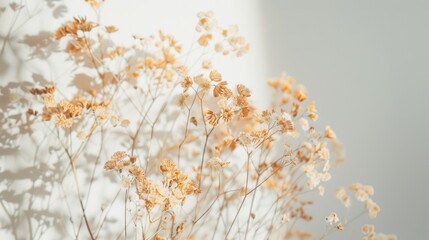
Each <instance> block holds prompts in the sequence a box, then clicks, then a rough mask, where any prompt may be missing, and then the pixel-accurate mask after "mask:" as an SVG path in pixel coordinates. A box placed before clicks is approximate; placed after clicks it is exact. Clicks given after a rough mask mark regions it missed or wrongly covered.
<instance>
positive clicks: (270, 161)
mask: <svg viewBox="0 0 429 240" xmlns="http://www.w3.org/2000/svg"><path fill="white" fill-rule="evenodd" d="M86 2H87V3H88V5H89V6H91V7H92V8H93V9H94V12H95V13H96V14H100V13H101V6H102V5H103V3H104V1H96V0H86ZM97 19H98V20H99V19H100V16H96V17H92V16H87V17H82V16H79V17H74V18H72V19H70V20H69V21H67V22H65V23H64V24H63V25H61V26H58V28H57V29H56V30H55V31H53V33H52V35H51V39H52V41H53V42H55V44H57V45H58V51H57V50H56V51H55V52H53V53H52V54H54V53H55V54H61V56H64V55H66V56H67V59H66V62H67V63H68V64H70V65H72V66H73V67H72V68H71V69H72V70H71V73H70V75H71V76H73V80H71V81H70V83H68V84H67V86H63V85H64V84H54V83H49V82H48V83H46V84H41V83H39V84H35V85H34V86H29V87H28V88H27V91H28V98H30V97H31V99H32V100H31V101H29V102H30V103H29V104H28V106H27V105H26V106H25V107H26V109H25V111H23V112H25V113H26V114H27V116H26V117H27V118H28V119H29V123H30V124H31V126H30V127H31V128H34V129H35V130H37V129H39V131H43V132H44V134H46V137H45V138H43V140H42V141H41V142H42V144H40V146H38V148H40V149H41V150H40V151H44V152H45V153H46V154H47V156H49V159H50V160H51V159H56V160H57V161H56V162H55V167H56V168H57V169H58V170H59V171H60V174H56V175H54V176H55V179H56V180H55V181H56V182H55V184H53V185H54V186H56V187H58V189H59V190H60V191H59V194H58V196H54V199H55V201H57V202H61V203H63V205H61V206H60V207H58V209H59V210H58V209H57V210H58V211H61V214H62V216H60V217H58V219H57V220H52V221H51V220H49V219H50V216H51V215H52V216H53V215H54V214H53V213H49V214H51V215H49V216H43V217H40V218H36V217H35V216H30V213H31V212H29V217H28V218H29V220H28V221H26V222H28V224H29V226H30V229H35V228H40V229H44V228H42V227H40V226H42V225H43V224H45V222H48V221H51V222H49V224H48V225H46V226H51V227H53V226H55V227H56V229H57V228H58V229H62V231H60V230H56V231H53V234H54V235H55V238H57V239H61V238H70V237H71V238H73V239H326V238H327V237H328V236H330V234H333V233H337V234H343V233H344V232H345V231H346V230H347V229H348V228H350V227H353V226H352V225H351V223H352V220H351V219H354V218H350V217H349V216H348V215H343V214H341V212H339V211H338V214H337V213H336V212H333V211H332V210H330V209H326V215H325V219H323V217H316V218H315V217H314V216H313V214H312V213H311V211H310V210H311V208H310V207H309V206H310V205H316V206H317V207H320V206H319V205H317V203H318V202H319V201H318V199H319V198H320V197H322V196H326V195H334V196H336V197H337V198H338V199H339V200H340V201H341V203H342V205H344V207H345V208H346V209H348V210H349V209H351V208H354V207H355V206H354V205H357V206H356V208H358V207H359V206H360V205H361V206H360V207H362V208H363V213H365V214H367V215H368V217H369V218H370V219H372V218H375V217H376V216H377V215H378V214H379V212H380V207H379V205H378V204H377V203H376V202H375V201H374V200H373V199H374V194H375V192H374V189H373V187H372V186H369V185H363V184H359V183H356V184H351V185H349V186H347V187H342V188H339V189H338V190H337V191H336V192H335V194H331V192H329V191H328V189H327V188H326V182H328V181H330V180H331V179H333V173H332V167H331V166H333V167H336V166H337V165H338V164H339V163H341V162H342V161H343V159H344V153H343V150H342V146H341V144H340V143H339V141H338V139H337V135H336V133H335V132H334V130H333V128H331V127H330V126H324V127H322V128H319V127H317V125H316V124H315V121H317V120H318V119H319V112H318V111H317V108H316V106H317V105H316V103H315V102H314V101H312V100H310V99H311V97H310V95H309V93H308V91H307V90H306V88H305V87H304V86H303V85H300V84H296V83H295V80H294V79H293V78H292V77H291V76H288V75H286V74H282V75H280V76H279V77H277V78H273V79H271V80H269V81H268V82H267V84H268V86H269V88H270V90H272V104H271V106H270V107H268V108H263V109H261V108H258V107H256V106H255V104H254V102H255V99H253V98H252V90H251V89H249V88H248V87H247V86H246V84H245V82H244V83H241V84H234V83H233V82H231V81H228V74H225V73H224V72H223V71H222V68H221V67H220V66H217V65H216V64H215V61H212V60H213V59H214V58H218V57H220V58H223V57H226V56H227V57H229V58H236V57H241V56H244V55H245V54H246V53H247V52H248V51H249V49H250V45H249V43H248V42H247V40H246V39H245V37H244V36H242V35H241V34H240V31H239V28H238V26H236V25H231V26H224V25H222V24H221V23H220V22H219V21H218V20H217V19H216V18H215V15H214V13H213V12H200V13H198V14H197V16H196V25H195V31H196V35H195V36H196V37H195V39H194V40H195V43H196V44H195V46H194V48H193V49H188V46H182V45H181V44H179V41H178V40H176V39H175V37H174V36H172V35H170V34H168V33H166V32H164V31H162V30H160V31H158V32H156V33H154V34H153V35H150V36H137V35H134V36H131V37H130V39H131V41H132V43H131V44H130V45H119V44H117V43H116V42H115V41H113V40H112V39H113V38H112V36H114V34H119V33H120V29H119V28H118V27H116V26H114V25H103V24H102V23H101V22H99V21H98V20H97ZM190 27H191V28H192V26H190ZM195 47H196V49H195ZM191 50H192V51H193V52H196V51H201V55H200V56H197V57H196V60H195V62H196V63H195V64H189V61H187V59H188V56H189V53H190V52H191ZM207 56H211V57H207ZM321 116H322V115H321ZM42 128H43V130H40V129H42ZM44 141H46V142H47V143H45V142H44ZM38 151H39V150H38ZM41 167H43V164H41ZM29 172H30V173H31V171H29ZM52 178H54V177H52ZM95 183H97V184H95ZM70 186H72V187H70ZM96 186H97V187H96ZM100 186H101V187H100ZM52 188H54V187H51V188H46V189H52ZM46 191H52V190H46ZM309 192H315V193H317V194H316V195H308V194H306V193H309ZM2 196H3V195H2ZM355 201H356V202H357V204H355ZM30 202H31V200H30ZM359 202H360V203H359ZM31 204H32V203H30V205H31ZM48 205H49V204H48ZM73 206H78V210H79V211H75V210H74V208H73ZM40 215H42V214H41V213H40ZM10 216H12V215H10ZM11 221H16V220H14V219H13V218H12V217H11ZM44 221H45V222H44ZM310 221H316V222H317V223H320V224H321V225H322V227H323V226H325V225H326V232H324V233H318V232H315V233H314V232H311V231H308V229H306V228H305V223H308V222H310ZM297 223H298V224H297ZM33 224H36V225H33ZM37 224H39V225H37ZM46 224H47V223H46ZM37 226H38V227H37ZM357 228H359V226H358V227H357ZM64 229H65V230H64ZM30 231H33V230H30ZM35 231H36V230H35ZM37 231H39V230H37ZM362 233H363V234H364V237H363V239H395V237H394V236H393V235H384V234H382V233H375V230H374V227H373V226H372V225H364V226H363V227H362Z"/></svg>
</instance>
